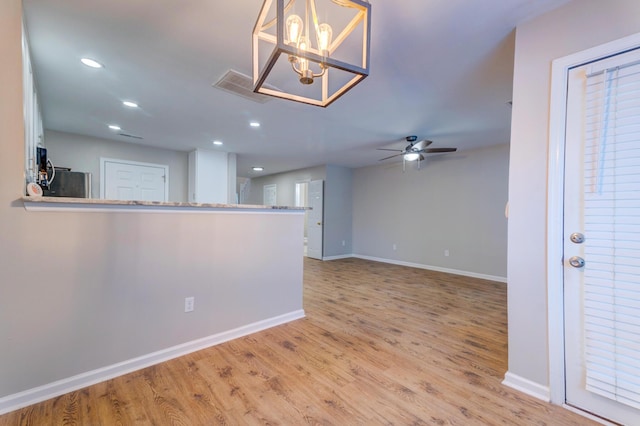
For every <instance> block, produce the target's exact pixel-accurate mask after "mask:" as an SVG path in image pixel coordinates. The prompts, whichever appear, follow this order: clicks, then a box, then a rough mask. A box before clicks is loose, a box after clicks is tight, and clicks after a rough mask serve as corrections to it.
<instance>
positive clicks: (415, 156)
mask: <svg viewBox="0 0 640 426" xmlns="http://www.w3.org/2000/svg"><path fill="white" fill-rule="evenodd" d="M405 140H406V141H407V142H408V143H409V145H407V146H406V147H405V148H404V149H388V148H378V150H379V151H395V152H398V154H393V155H390V156H388V157H384V158H381V159H380V160H378V161H384V160H388V159H390V158H395V157H399V156H402V171H404V170H405V165H406V162H407V161H415V162H416V163H418V165H417V168H418V169H419V168H420V163H422V161H423V160H426V157H425V156H424V155H422V154H433V153H445V152H455V151H457V150H458V149H457V148H428V147H429V145H431V144H432V143H433V141H430V140H427V139H423V140H421V141H418V142H416V141H417V140H418V137H417V136H413V135H412V136H407V137H405Z"/></svg>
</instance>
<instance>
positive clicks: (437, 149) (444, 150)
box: [422, 148, 458, 154]
mask: <svg viewBox="0 0 640 426" xmlns="http://www.w3.org/2000/svg"><path fill="white" fill-rule="evenodd" d="M457 150H458V148H427V149H424V150H422V152H426V153H427V154H431V153H433V152H455V151H457Z"/></svg>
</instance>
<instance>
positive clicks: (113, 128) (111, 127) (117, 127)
mask: <svg viewBox="0 0 640 426" xmlns="http://www.w3.org/2000/svg"><path fill="white" fill-rule="evenodd" d="M109 128H110V129H111V130H121V129H120V126H116V125H115V124H109Z"/></svg>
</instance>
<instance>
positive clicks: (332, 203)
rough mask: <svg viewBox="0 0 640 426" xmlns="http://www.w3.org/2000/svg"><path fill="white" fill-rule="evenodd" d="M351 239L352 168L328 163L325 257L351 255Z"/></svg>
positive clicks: (325, 199) (325, 207)
mask: <svg viewBox="0 0 640 426" xmlns="http://www.w3.org/2000/svg"><path fill="white" fill-rule="evenodd" d="M352 238H353V170H352V169H350V168H347V167H340V166H334V165H327V177H326V179H325V183H324V228H323V243H324V244H323V247H322V251H323V257H332V256H345V255H350V254H352V253H353V244H352ZM343 241H344V245H342V242H343Z"/></svg>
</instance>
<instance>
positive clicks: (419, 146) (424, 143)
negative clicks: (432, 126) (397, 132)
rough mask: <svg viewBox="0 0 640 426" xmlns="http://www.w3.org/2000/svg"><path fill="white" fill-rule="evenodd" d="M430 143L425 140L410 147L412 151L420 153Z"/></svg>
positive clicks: (430, 142)
mask: <svg viewBox="0 0 640 426" xmlns="http://www.w3.org/2000/svg"><path fill="white" fill-rule="evenodd" d="M432 143H433V141H430V140H427V139H423V140H421V141H420V142H416V143H414V144H413V145H412V147H413V150H414V151H422V150H423V149H425V148H426V147H428V146H429V145H431V144H432Z"/></svg>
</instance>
